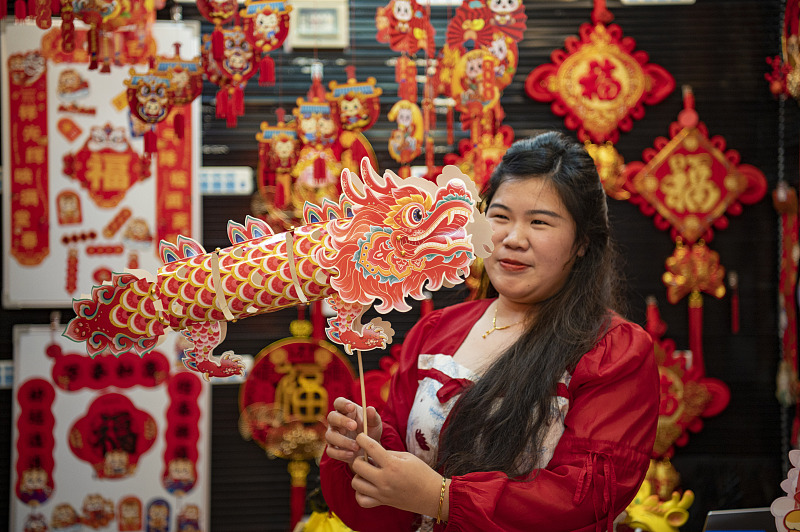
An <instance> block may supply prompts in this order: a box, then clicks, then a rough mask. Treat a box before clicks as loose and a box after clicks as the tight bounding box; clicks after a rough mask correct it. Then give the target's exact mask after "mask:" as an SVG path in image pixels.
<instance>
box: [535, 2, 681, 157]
mask: <svg viewBox="0 0 800 532" xmlns="http://www.w3.org/2000/svg"><path fill="white" fill-rule="evenodd" d="M605 4H606V2H605V0H595V2H594V5H595V7H594V11H593V12H592V23H591V24H583V25H581V27H580V29H579V33H580V38H577V37H568V38H567V39H566V40H565V41H564V50H555V51H554V52H553V53H552V55H551V59H552V61H553V62H552V63H550V64H546V65H541V66H539V67H536V68H535V69H534V70H533V71H532V72H531V73H530V74H528V77H527V78H526V80H525V92H527V94H528V96H530V97H531V98H533V99H534V100H537V101H540V102H552V103H551V105H550V108H551V110H552V111H553V113H554V114H555V115H557V116H563V117H564V124H565V125H566V127H567V128H568V129H571V130H577V131H578V138H579V139H580V140H581V141H586V140H591V141H592V142H594V143H598V144H599V143H602V142H604V141H610V142H612V143H615V142H617V140H619V132H620V131H630V130H631V128H632V127H633V120H639V119H641V118H642V117H643V116H644V106H645V105H654V104H657V103H659V102H661V101H662V100H663V99H664V98H666V97H667V96H668V95H669V94H670V93H671V92H672V90H673V89H674V88H675V80H674V79H673V77H672V76H671V75H670V74H669V72H667V71H666V70H665V69H664V68H662V67H660V66H658V65H655V64H653V63H649V58H648V55H647V53H645V52H643V51H634V48H635V46H636V42H635V41H634V40H633V39H632V38H631V37H623V33H622V29H621V28H620V27H619V26H618V25H616V24H609V23H610V22H611V21H612V20H613V16H612V15H611V13H610V12H609V11H608V10H607V9H606V7H605Z"/></svg>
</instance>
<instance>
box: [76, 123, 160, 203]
mask: <svg viewBox="0 0 800 532" xmlns="http://www.w3.org/2000/svg"><path fill="white" fill-rule="evenodd" d="M63 161H64V166H63V169H62V171H63V172H64V174H65V175H67V176H69V177H71V178H72V179H75V180H76V181H78V183H80V185H81V186H82V187H83V188H85V189H86V191H87V192H88V193H89V197H90V198H92V201H94V202H95V203H96V204H97V206H98V207H103V208H111V207H116V206H117V204H119V202H120V201H122V198H124V197H125V193H126V192H127V191H128V189H129V188H130V187H131V186H133V185H134V184H135V183H137V182H139V181H143V180H144V179H147V178H148V177H150V168H149V165H148V159H147V158H142V157H140V156H139V154H138V153H136V152H135V151H134V150H133V147H132V146H131V145H130V142H129V141H128V138H127V135H126V133H125V128H124V127H114V126H113V125H112V124H111V123H106V124H105V125H104V126H92V128H91V130H90V131H89V137H88V138H87V139H86V142H85V143H84V144H83V146H82V147H81V148H80V149H79V150H78V151H77V152H76V153H67V154H65V155H64V159H63Z"/></svg>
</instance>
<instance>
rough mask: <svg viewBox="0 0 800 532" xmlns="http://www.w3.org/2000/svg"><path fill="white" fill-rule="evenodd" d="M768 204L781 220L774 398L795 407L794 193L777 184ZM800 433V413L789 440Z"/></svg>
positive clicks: (797, 249)
mask: <svg viewBox="0 0 800 532" xmlns="http://www.w3.org/2000/svg"><path fill="white" fill-rule="evenodd" d="M772 203H773V205H774V207H775V210H776V211H778V214H779V215H780V220H781V263H780V268H779V277H778V293H779V305H780V319H779V320H778V323H779V324H780V331H779V334H780V337H781V347H782V349H781V360H780V363H779V365H778V375H777V379H776V383H777V390H776V392H775V395H776V397H777V399H778V401H779V402H780V403H781V405H783V406H784V407H786V408H788V407H791V406H793V405H795V404H796V403H797V401H798V395H800V394H798V389H800V383H798V377H797V371H798V363H797V310H796V307H795V304H796V303H795V296H796V290H797V266H798V259H799V258H800V244H798V219H797V204H798V201H797V192H796V191H795V189H794V188H791V187H789V186H788V185H787V184H786V182H785V181H779V182H778V185H777V187H776V188H775V190H774V191H773V194H772ZM798 431H800V413H796V414H795V419H794V422H793V424H792V433H791V441H792V444H793V445H794V444H796V442H797V439H798Z"/></svg>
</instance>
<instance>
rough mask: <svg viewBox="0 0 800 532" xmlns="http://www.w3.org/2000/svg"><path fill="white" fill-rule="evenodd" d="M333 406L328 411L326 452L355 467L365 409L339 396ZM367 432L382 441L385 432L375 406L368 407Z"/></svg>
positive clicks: (371, 436) (359, 448) (335, 458)
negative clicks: (357, 441)
mask: <svg viewBox="0 0 800 532" xmlns="http://www.w3.org/2000/svg"><path fill="white" fill-rule="evenodd" d="M333 408H334V410H331V411H330V412H329V413H328V430H327V431H325V441H326V442H327V443H328V446H327V448H326V450H325V452H326V453H327V454H328V456H329V457H331V458H333V459H334V460H341V461H342V462H347V463H348V464H349V465H350V467H351V468H352V467H353V460H355V459H356V457H357V456H358V452H359V451H360V450H361V447H360V446H359V445H358V443H356V435H358V434H359V433H361V432H363V431H364V422H363V420H364V417H363V414H362V412H363V409H362V408H361V407H360V406H358V405H357V404H355V403H354V402H353V401H350V400H349V399H345V398H344V397H337V398H336V399H335V400H334V401H333ZM367 434H368V435H369V437H370V438H372V439H374V440H377V441H380V439H381V434H383V424H382V423H381V416H379V415H378V411H377V410H375V408H374V407H371V406H368V407H367Z"/></svg>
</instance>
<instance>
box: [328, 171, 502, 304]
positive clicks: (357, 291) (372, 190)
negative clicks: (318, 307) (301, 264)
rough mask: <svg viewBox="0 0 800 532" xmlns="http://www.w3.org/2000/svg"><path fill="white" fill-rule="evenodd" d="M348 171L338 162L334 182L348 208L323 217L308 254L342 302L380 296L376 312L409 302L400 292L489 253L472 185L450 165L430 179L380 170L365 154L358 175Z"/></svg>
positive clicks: (412, 291) (451, 278) (427, 284)
mask: <svg viewBox="0 0 800 532" xmlns="http://www.w3.org/2000/svg"><path fill="white" fill-rule="evenodd" d="M349 174H350V172H349V170H347V169H344V170H343V172H342V178H341V183H342V190H343V195H344V196H346V197H347V198H348V199H349V200H350V202H351V205H352V213H353V216H352V217H349V218H341V219H338V220H335V221H334V222H333V223H331V225H330V226H329V231H328V234H327V235H326V237H325V238H326V240H325V245H324V246H323V247H322V248H320V249H319V250H318V255H317V257H316V258H317V260H318V261H319V263H320V265H321V266H323V267H324V268H328V269H335V270H336V272H337V273H336V274H334V275H333V276H332V277H331V286H332V287H333V288H334V290H336V292H337V293H338V294H339V296H340V297H341V299H342V300H344V301H345V302H347V303H360V304H362V305H368V304H372V303H373V302H375V301H376V300H377V299H380V300H381V303H380V304H379V305H376V307H375V308H376V310H377V311H378V312H381V313H386V312H389V311H390V310H393V309H394V310H399V311H401V312H404V311H407V310H410V309H411V307H410V306H409V305H408V303H407V302H406V301H405V297H406V296H411V297H413V298H414V299H417V300H421V299H423V298H424V295H423V290H424V289H427V290H430V291H435V290H438V289H439V288H441V287H442V285H445V286H453V285H456V284H458V283H461V282H463V280H464V278H466V277H467V276H468V275H469V266H470V264H471V263H472V261H473V260H474V259H475V256H476V255H477V256H479V257H487V256H489V254H490V253H491V251H492V244H491V234H492V232H491V227H490V226H489V223H488V221H487V220H486V219H485V217H483V216H482V215H477V216H476V215H475V214H477V198H478V191H477V188H476V187H475V185H474V183H473V182H472V181H471V180H470V179H469V178H468V177H467V176H465V175H464V174H463V173H462V172H461V171H460V170H458V168H456V167H455V166H447V167H445V169H444V171H443V172H442V174H441V175H440V176H439V178H438V180H437V183H438V186H437V184H435V183H432V182H430V181H426V180H424V179H420V178H406V179H400V178H399V177H398V176H397V175H396V174H394V173H393V172H390V171H386V172H385V173H384V175H383V177H381V176H380V175H378V174H377V173H376V172H375V171H374V170H373V169H372V167H371V166H370V164H369V159H367V158H364V159H363V160H362V162H361V179H362V180H363V183H361V182H359V181H358V180H357V179H356V178H355V177H356V176H351V175H349ZM360 185H365V186H363V187H362V186H360ZM359 189H360V190H359Z"/></svg>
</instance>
